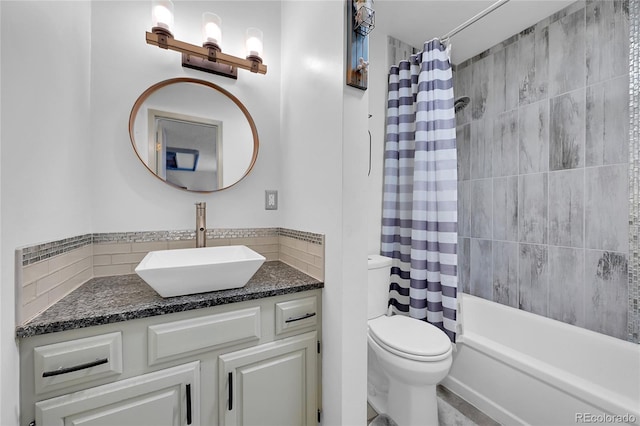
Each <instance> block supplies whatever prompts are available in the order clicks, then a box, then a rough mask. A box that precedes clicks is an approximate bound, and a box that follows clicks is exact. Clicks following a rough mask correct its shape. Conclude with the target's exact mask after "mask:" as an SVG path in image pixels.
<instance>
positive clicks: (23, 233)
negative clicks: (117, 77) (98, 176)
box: [0, 1, 92, 425]
mask: <svg viewBox="0 0 640 426" xmlns="http://www.w3.org/2000/svg"><path fill="white" fill-rule="evenodd" d="M90 12H91V10H90V5H89V4H86V3H72V2H12V1H4V2H2V17H1V19H2V21H1V25H0V26H1V31H2V35H1V41H2V46H1V51H2V61H1V75H2V82H1V91H2V100H1V102H2V116H1V122H2V129H1V130H2V134H1V137H0V140H1V142H2V145H1V151H2V158H1V163H0V169H1V173H0V182H1V185H2V186H1V192H0V193H1V194H2V197H1V199H2V202H1V211H0V215H1V218H2V222H1V224H0V234H1V235H2V256H1V262H2V266H3V268H2V276H1V279H2V285H1V286H0V303H1V312H2V314H1V321H0V324H1V325H0V342H1V348H2V352H1V353H0V365H2V366H3V367H2V368H1V369H0V383H1V384H2V385H1V388H0V401H2V409H1V411H0V424H3V425H12V424H16V423H17V416H18V405H17V404H18V392H17V389H18V368H17V366H18V356H17V351H16V342H15V340H14V336H15V330H14V312H15V309H14V268H13V265H14V250H15V249H16V248H17V247H19V246H23V245H28V244H33V243H37V242H41V241H49V240H55V239H60V238H65V237H69V236H73V235H79V234H83V233H87V232H91V229H92V221H91V195H90V194H91V189H92V186H91V178H90V167H89V164H88V162H87V159H88V158H89V150H90V147H91V137H90V114H89V111H90V92H89V78H90V42H91V39H90V37H89V34H90V29H91V27H90V17H91V15H90Z"/></svg>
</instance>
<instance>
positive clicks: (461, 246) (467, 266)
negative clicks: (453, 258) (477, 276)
mask: <svg viewBox="0 0 640 426" xmlns="http://www.w3.org/2000/svg"><path fill="white" fill-rule="evenodd" d="M470 276H471V239H470V238H458V289H461V290H462V291H463V292H464V293H467V294H470V287H469V277H470Z"/></svg>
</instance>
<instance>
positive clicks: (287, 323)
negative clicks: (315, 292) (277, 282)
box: [276, 296, 318, 336]
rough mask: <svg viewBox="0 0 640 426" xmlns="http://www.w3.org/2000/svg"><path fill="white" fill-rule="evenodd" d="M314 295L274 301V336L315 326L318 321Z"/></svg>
mask: <svg viewBox="0 0 640 426" xmlns="http://www.w3.org/2000/svg"><path fill="white" fill-rule="evenodd" d="M317 306H318V304H317V302H316V297H315V296H312V297H306V298H304V299H297V300H289V301H287V302H280V303H276V336H277V335H280V334H283V333H287V332H289V331H294V330H300V329H304V328H310V327H315V326H316V325H317V321H318V312H317V309H318V308H317Z"/></svg>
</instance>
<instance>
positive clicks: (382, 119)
mask: <svg viewBox="0 0 640 426" xmlns="http://www.w3.org/2000/svg"><path fill="white" fill-rule="evenodd" d="M369 62H370V65H369V89H368V92H369V113H370V114H371V118H370V119H369V131H370V132H371V174H370V175H369V177H368V179H367V188H368V197H367V223H368V230H367V250H368V252H369V253H371V254H379V253H380V233H381V219H382V189H383V188H382V181H383V179H382V177H383V166H384V141H385V134H386V117H387V116H386V111H387V108H386V106H387V81H388V77H387V76H388V73H389V67H388V63H387V62H388V59H387V34H385V33H384V32H382V30H381V29H379V28H376V29H375V30H374V31H373V32H372V33H371V35H370V36H369Z"/></svg>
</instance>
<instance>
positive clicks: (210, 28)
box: [202, 12, 222, 47]
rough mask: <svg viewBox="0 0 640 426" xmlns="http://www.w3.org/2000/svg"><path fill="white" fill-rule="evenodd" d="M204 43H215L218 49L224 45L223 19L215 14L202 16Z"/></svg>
mask: <svg viewBox="0 0 640 426" xmlns="http://www.w3.org/2000/svg"><path fill="white" fill-rule="evenodd" d="M202 43H203V45H204V44H209V43H213V44H215V45H217V46H218V47H220V45H221V44H222V19H220V17H219V16H218V15H216V14H215V13H211V12H205V13H203V14H202Z"/></svg>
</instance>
